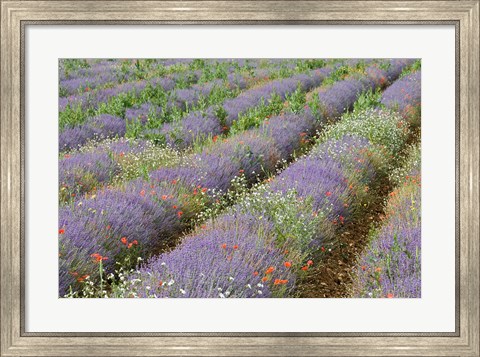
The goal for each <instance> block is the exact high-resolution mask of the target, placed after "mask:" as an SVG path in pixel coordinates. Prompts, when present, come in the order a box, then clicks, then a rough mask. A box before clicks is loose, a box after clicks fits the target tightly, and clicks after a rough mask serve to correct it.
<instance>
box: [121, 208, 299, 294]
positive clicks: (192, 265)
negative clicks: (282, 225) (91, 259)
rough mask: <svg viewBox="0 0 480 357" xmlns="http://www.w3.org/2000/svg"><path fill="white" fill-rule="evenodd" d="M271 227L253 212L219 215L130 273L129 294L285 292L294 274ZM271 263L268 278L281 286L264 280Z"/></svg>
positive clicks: (291, 283) (293, 280) (292, 282)
mask: <svg viewBox="0 0 480 357" xmlns="http://www.w3.org/2000/svg"><path fill="white" fill-rule="evenodd" d="M271 230H272V225H271V223H270V222H268V221H266V220H259V219H258V217H256V216H253V215H249V214H235V215H233V214H232V215H226V216H223V217H221V218H220V219H219V220H217V221H216V222H215V223H214V225H213V226H212V227H211V228H209V229H205V230H203V231H201V232H199V233H197V234H195V235H192V236H189V237H186V238H185V239H184V241H183V243H182V244H181V245H180V246H179V247H177V249H175V250H173V251H172V252H170V253H164V254H162V255H160V256H158V257H156V258H154V259H152V260H151V261H150V262H149V263H148V264H146V265H144V266H143V267H141V268H140V270H139V271H138V272H136V273H135V274H133V275H132V276H130V282H135V281H136V279H138V280H139V283H137V284H136V285H135V284H134V285H133V286H129V287H128V288H129V289H131V294H132V296H135V297H157V298H162V297H181V298H182V297H183V298H222V297H236V298H252V297H259V298H261V297H271V296H272V294H274V291H275V288H277V287H280V286H281V287H282V289H283V291H288V290H290V289H291V287H292V286H293V285H294V283H295V276H294V274H292V271H291V270H289V269H288V268H286V267H285V266H284V265H283V263H284V261H285V257H284V254H283V252H282V250H281V249H279V248H278V247H276V246H275V244H274V242H273V241H272V239H271V237H269V236H268V233H267V232H271ZM269 267H275V268H274V269H275V270H274V271H272V272H271V273H269V274H268V277H269V278H270V279H271V280H272V279H273V280H275V279H281V280H284V281H285V283H284V284H282V285H277V286H275V285H274V284H272V283H271V282H270V283H265V282H263V281H262V279H263V277H264V273H265V272H266V271H267V270H268V268H269ZM259 272H261V274H259ZM273 280H272V281H273ZM133 293H135V295H133ZM129 294H130V293H129V292H127V296H129Z"/></svg>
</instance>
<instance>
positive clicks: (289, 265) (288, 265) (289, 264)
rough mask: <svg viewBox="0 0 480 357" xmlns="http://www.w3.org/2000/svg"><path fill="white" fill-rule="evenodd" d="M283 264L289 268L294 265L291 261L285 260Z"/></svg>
mask: <svg viewBox="0 0 480 357" xmlns="http://www.w3.org/2000/svg"><path fill="white" fill-rule="evenodd" d="M283 265H285V267H287V268H290V267H291V266H292V263H290V262H285V263H283Z"/></svg>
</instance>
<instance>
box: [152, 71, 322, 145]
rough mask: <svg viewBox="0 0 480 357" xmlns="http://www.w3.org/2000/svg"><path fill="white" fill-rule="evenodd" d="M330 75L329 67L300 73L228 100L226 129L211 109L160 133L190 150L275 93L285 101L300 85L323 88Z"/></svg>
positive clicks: (168, 127)
mask: <svg viewBox="0 0 480 357" xmlns="http://www.w3.org/2000/svg"><path fill="white" fill-rule="evenodd" d="M330 72H331V69H330V68H322V69H319V70H314V71H311V72H310V73H309V74H298V75H295V76H293V77H291V78H287V79H283V80H276V81H271V82H268V83H267V84H265V85H263V86H261V87H258V88H254V89H251V90H247V91H246V92H243V93H242V94H240V95H239V96H238V97H236V98H233V99H228V100H226V101H225V102H224V104H223V108H224V109H225V111H226V112H227V118H226V125H227V126H226V127H222V123H221V120H220V118H218V117H217V116H216V115H215V110H214V106H212V107H209V108H208V109H207V110H205V111H196V112H191V113H189V114H188V115H187V116H186V117H185V118H184V119H183V120H182V121H181V122H180V123H174V124H173V123H172V124H167V125H165V126H164V127H163V128H162V130H161V133H162V134H163V135H165V138H166V142H167V143H168V144H169V145H171V146H173V147H176V148H179V149H184V148H187V147H189V146H191V145H192V144H193V143H194V142H196V141H202V140H205V139H206V138H208V137H214V136H216V135H220V134H221V133H222V132H223V131H224V130H225V129H228V127H229V126H230V125H231V124H232V123H233V121H234V120H236V119H237V118H238V115H239V114H241V113H243V112H245V111H247V110H248V109H251V108H253V107H255V106H257V105H259V104H260V103H261V102H262V100H263V101H264V102H265V103H266V102H268V100H269V99H270V98H271V97H272V96H273V94H274V93H276V94H277V95H280V96H281V97H282V98H283V99H285V96H286V95H287V94H290V93H292V92H293V91H295V90H296V89H297V87H298V86H299V85H300V87H301V88H302V90H304V91H307V90H309V89H311V88H313V87H316V86H318V85H320V84H321V82H322V81H323V79H324V78H325V77H326V76H327V75H328V74H329V73H330ZM285 150H288V148H286V149H285Z"/></svg>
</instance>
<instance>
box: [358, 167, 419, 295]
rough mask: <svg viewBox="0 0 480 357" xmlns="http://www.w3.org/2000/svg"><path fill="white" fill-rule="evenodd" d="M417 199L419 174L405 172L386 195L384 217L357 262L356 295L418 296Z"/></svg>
mask: <svg viewBox="0 0 480 357" xmlns="http://www.w3.org/2000/svg"><path fill="white" fill-rule="evenodd" d="M417 170H418V168H417ZM420 201H421V191H420V177H419V176H411V175H410V176H407V177H406V180H405V185H404V186H403V187H400V188H398V189H397V190H395V191H393V193H392V194H391V195H390V200H389V202H388V205H387V211H386V217H387V218H386V220H385V221H384V223H383V225H382V226H381V227H380V228H379V230H378V231H377V232H375V233H374V234H373V235H372V241H371V244H370V246H369V247H368V249H367V251H366V252H365V253H364V254H363V256H362V257H361V258H360V260H359V262H358V265H357V269H356V280H355V285H354V289H355V295H356V296H358V297H389V298H419V297H421V265H420V264H421V207H420Z"/></svg>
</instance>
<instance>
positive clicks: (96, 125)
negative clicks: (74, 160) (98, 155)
mask: <svg viewBox="0 0 480 357" xmlns="http://www.w3.org/2000/svg"><path fill="white" fill-rule="evenodd" d="M125 131H126V123H125V120H123V119H122V118H119V117H116V116H113V115H110V114H101V115H99V116H96V117H92V118H89V119H87V121H86V122H85V123H84V124H82V125H79V126H74V127H71V128H66V129H65V130H63V131H62V132H61V133H60V134H59V151H64V150H72V149H77V148H79V147H80V146H82V145H84V144H86V143H87V142H88V141H89V140H92V139H98V140H101V139H107V138H114V137H122V136H124V135H125Z"/></svg>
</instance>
